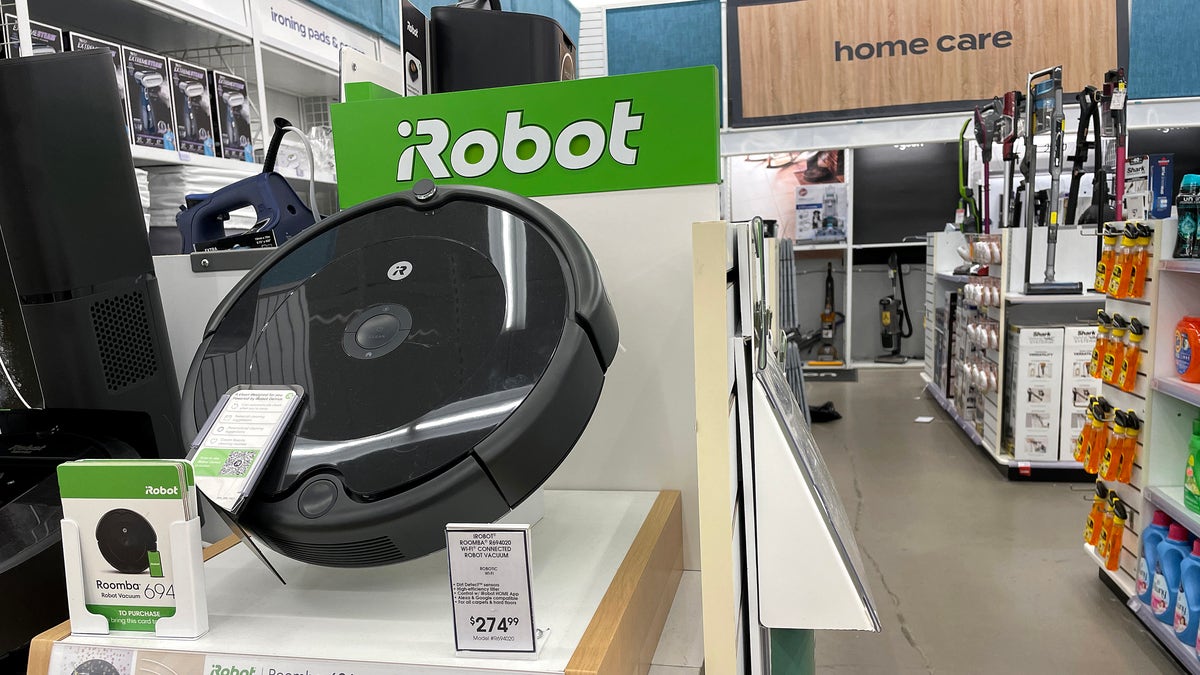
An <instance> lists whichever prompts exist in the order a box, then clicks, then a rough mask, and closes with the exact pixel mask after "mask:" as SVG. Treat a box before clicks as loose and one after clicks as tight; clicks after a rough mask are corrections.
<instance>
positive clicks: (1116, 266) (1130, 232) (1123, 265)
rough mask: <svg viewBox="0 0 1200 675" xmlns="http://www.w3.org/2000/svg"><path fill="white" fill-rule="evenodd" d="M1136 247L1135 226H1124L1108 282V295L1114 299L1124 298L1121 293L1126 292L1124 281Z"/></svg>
mask: <svg viewBox="0 0 1200 675" xmlns="http://www.w3.org/2000/svg"><path fill="white" fill-rule="evenodd" d="M1135 246H1137V225H1135V224H1134V223H1129V224H1127V225H1125V231H1124V232H1122V233H1121V244H1120V246H1118V247H1117V258H1116V262H1115V263H1113V271H1112V276H1111V277H1109V280H1108V294H1109V295H1110V296H1112V297H1114V298H1123V297H1125V296H1124V295H1122V293H1124V292H1127V291H1128V288H1127V285H1126V279H1127V277H1128V276H1129V267H1130V265H1132V264H1133V249H1134V247H1135Z"/></svg>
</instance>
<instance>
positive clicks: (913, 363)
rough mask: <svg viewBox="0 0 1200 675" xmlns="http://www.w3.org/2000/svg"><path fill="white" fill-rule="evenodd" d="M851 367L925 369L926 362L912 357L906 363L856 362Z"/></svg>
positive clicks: (867, 368)
mask: <svg viewBox="0 0 1200 675" xmlns="http://www.w3.org/2000/svg"><path fill="white" fill-rule="evenodd" d="M851 367H853V368H857V369H866V370H870V369H878V368H913V369H916V368H924V367H925V361H924V360H923V359H922V358H921V357H917V356H910V357H908V361H907V362H905V363H876V362H875V361H873V360H872V361H862V360H855V361H853V362H852V363H851Z"/></svg>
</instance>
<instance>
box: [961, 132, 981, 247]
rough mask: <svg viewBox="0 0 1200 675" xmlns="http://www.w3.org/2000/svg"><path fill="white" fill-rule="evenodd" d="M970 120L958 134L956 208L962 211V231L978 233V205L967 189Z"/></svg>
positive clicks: (973, 195) (969, 189)
mask: <svg viewBox="0 0 1200 675" xmlns="http://www.w3.org/2000/svg"><path fill="white" fill-rule="evenodd" d="M969 126H971V120H967V121H965V122H963V125H962V129H960V130H959V132H958V208H960V209H962V211H963V221H962V231H963V232H967V233H975V232H979V223H980V220H979V205H978V204H976V203H975V194H974V193H972V192H971V188H969V187H967V143H966V139H967V127H969Z"/></svg>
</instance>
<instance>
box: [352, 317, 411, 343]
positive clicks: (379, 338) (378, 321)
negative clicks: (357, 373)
mask: <svg viewBox="0 0 1200 675" xmlns="http://www.w3.org/2000/svg"><path fill="white" fill-rule="evenodd" d="M398 332H400V319H398V318H396V317H395V316H392V315H391V314H378V315H376V316H373V317H371V318H369V319H367V320H366V321H364V322H363V325H361V326H359V328H358V332H357V333H355V334H354V341H355V342H357V343H358V346H359V347H362V348H363V349H378V348H380V347H382V346H383V345H386V344H387V343H388V342H390V341H391V340H392V338H394V337H396V333H398Z"/></svg>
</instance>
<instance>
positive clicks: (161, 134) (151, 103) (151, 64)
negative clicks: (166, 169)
mask: <svg viewBox="0 0 1200 675" xmlns="http://www.w3.org/2000/svg"><path fill="white" fill-rule="evenodd" d="M122 49H123V50H124V54H125V81H126V88H127V89H128V91H129V118H130V124H131V126H132V128H133V142H134V144H135V145H144V146H146V147H150V148H162V149H164V150H175V149H177V146H176V144H175V117H174V115H173V114H172V111H171V108H172V106H171V74H170V73H169V72H168V70H167V59H166V58H165V57H162V56H159V55H157V54H151V53H149V52H143V51H140V50H137V49H130V48H129V47H122Z"/></svg>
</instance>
